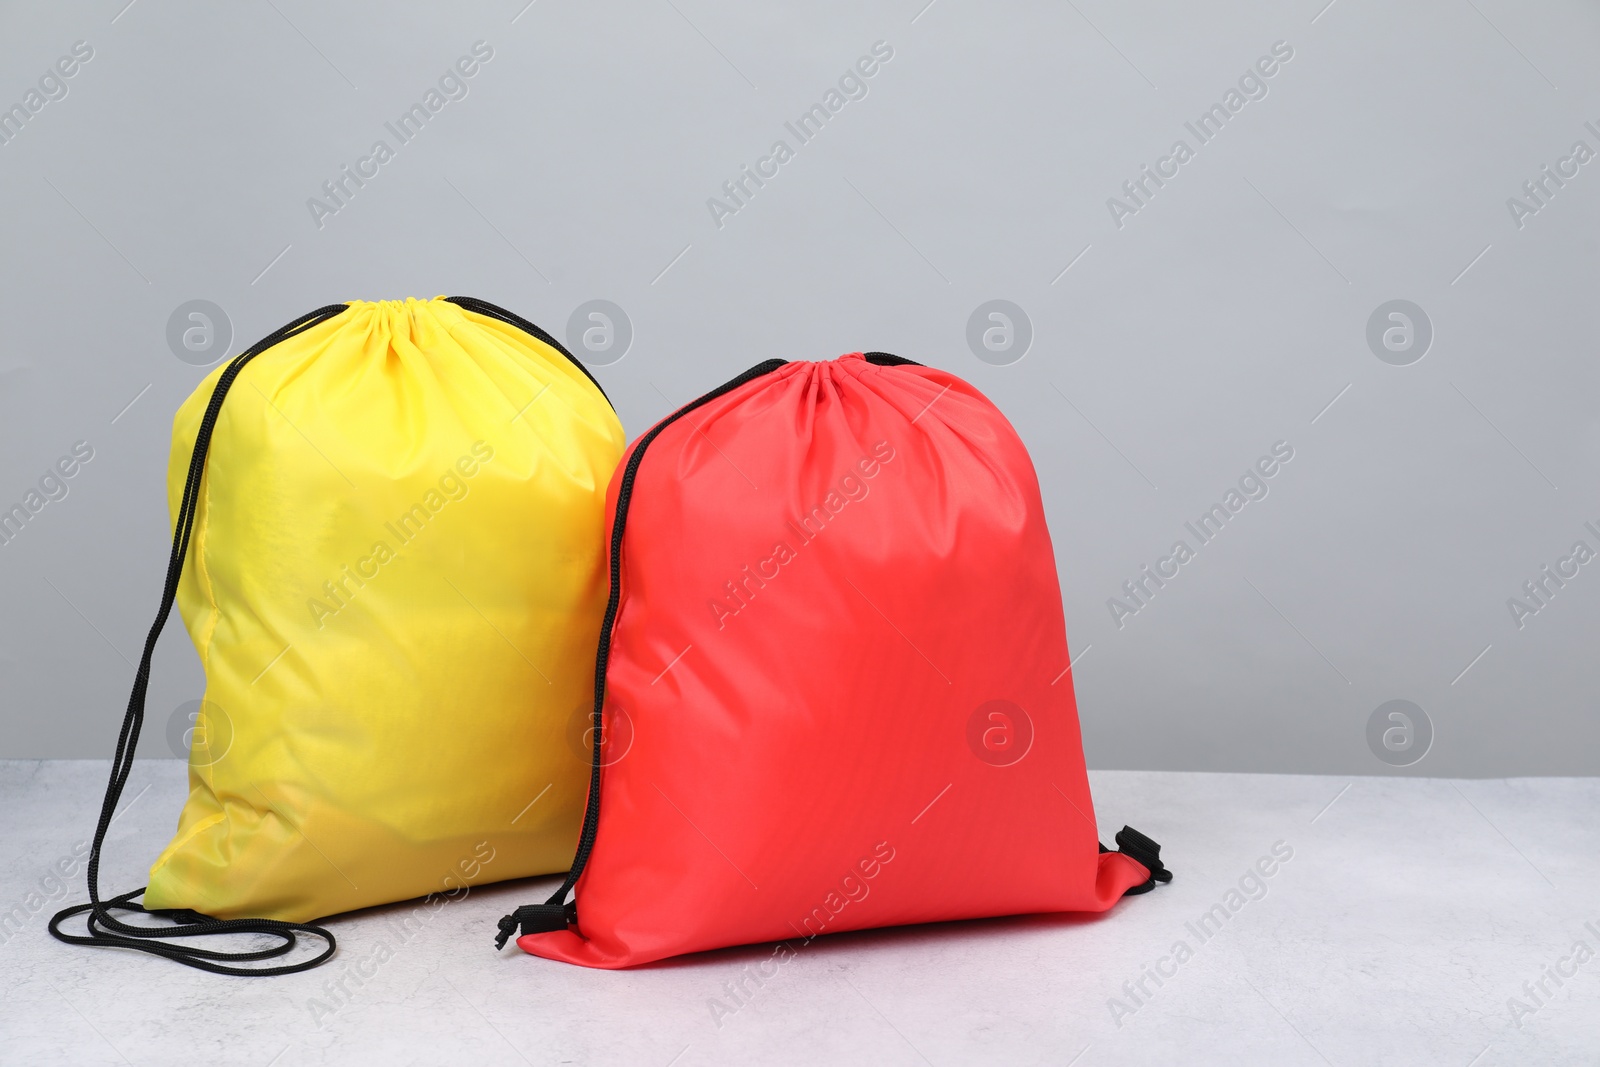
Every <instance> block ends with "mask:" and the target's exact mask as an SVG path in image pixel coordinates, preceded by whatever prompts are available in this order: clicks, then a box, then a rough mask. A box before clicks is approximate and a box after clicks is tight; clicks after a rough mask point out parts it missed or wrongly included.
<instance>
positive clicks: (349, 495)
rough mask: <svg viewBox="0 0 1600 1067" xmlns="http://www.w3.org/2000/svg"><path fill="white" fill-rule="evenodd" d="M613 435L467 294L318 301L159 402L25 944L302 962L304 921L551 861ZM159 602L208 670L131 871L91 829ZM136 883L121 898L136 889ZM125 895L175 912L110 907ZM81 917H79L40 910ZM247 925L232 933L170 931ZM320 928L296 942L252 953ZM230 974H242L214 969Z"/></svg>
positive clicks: (578, 382)
mask: <svg viewBox="0 0 1600 1067" xmlns="http://www.w3.org/2000/svg"><path fill="white" fill-rule="evenodd" d="M623 443H624V438H623V436H622V427H621V425H620V424H619V423H618V421H617V417H616V415H615V414H614V413H613V411H612V410H611V405H610V403H609V401H608V400H607V399H606V397H605V394H604V393H603V392H602V391H601V389H600V387H599V385H598V384H597V383H596V382H595V381H594V380H593V378H592V377H590V375H589V373H588V371H587V370H585V369H584V368H583V367H582V365H581V364H579V363H578V362H577V361H576V360H575V359H573V357H572V356H571V355H569V354H568V353H567V352H566V351H565V349H563V348H561V346H560V345H559V344H558V343H557V342H556V341H555V339H554V338H551V337H550V336H549V335H548V334H546V333H545V332H544V331H542V330H540V329H539V328H538V327H537V326H535V325H533V324H532V323H530V322H526V321H524V320H522V319H520V318H518V317H517V316H515V315H512V314H511V313H509V312H506V311H502V310H501V309H499V308H496V307H494V306H493V305H490V304H485V303H483V302H481V301H477V300H473V299H470V298H465V297H454V298H451V299H448V300H447V299H444V298H439V299H435V300H406V301H398V300H396V301H383V302H379V303H368V302H364V301H355V302H352V303H350V304H333V305H329V306H328V307H325V308H322V309H320V310H318V311H316V312H313V313H312V314H311V315H308V316H306V317H304V318H302V319H300V320H297V321H296V322H294V323H291V324H290V325H288V326H286V327H284V328H283V329H281V330H278V331H276V332H275V333H273V334H272V335H270V336H269V337H267V338H265V339H264V340H262V341H260V342H259V343H257V344H256V345H254V346H253V347H251V348H250V349H249V350H247V351H246V352H244V353H243V354H241V355H239V356H237V357H235V358H234V359H232V360H230V361H229V362H228V363H227V364H225V365H224V366H222V367H219V368H217V370H215V371H214V372H213V373H211V374H210V375H209V376H208V377H207V378H206V380H205V381H204V382H202V383H201V384H200V386H199V388H197V389H196V390H195V391H194V394H193V395H192V396H190V397H189V399H188V401H187V402H185V403H184V405H183V407H182V408H181V409H180V410H179V412H178V415H177V418H176V419H175V420H174V425H173V435H172V455H171V463H170V468H169V471H168V493H169V498H170V503H171V509H172V519H173V544H172V554H171V556H170V558H169V561H168V569H167V578H166V585H165V588H164V589H163V592H162V599H161V607H160V611H159V613H158V614H157V617H156V621H155V625H154V626H153V627H152V628H151V631H150V635H149V637H148V638H147V640H146V642H145V647H144V655H143V659H142V660H141V661H140V664H139V670H138V674H137V677H136V679H135V682H134V688H133V694H132V696H131V697H130V698H129V701H128V710H127V717H126V718H125V719H124V721H123V724H122V733H121V736H120V738H119V740H118V743H117V750H116V757H115V759H114V761H113V766H112V772H111V781H110V784H109V785H108V786H107V790H106V797H105V801H104V805H103V807H102V809H101V813H100V820H99V824H98V826H97V827H96V830H95V836H94V841H93V845H92V849H91V853H90V858H89V864H88V882H89V897H90V903H89V904H85V905H80V906H78V907H74V908H69V909H67V910H66V911H63V912H62V913H61V914H59V915H57V916H56V917H55V919H54V920H53V921H52V922H51V927H50V928H51V932H52V933H53V934H55V935H56V936H57V937H58V938H60V939H62V940H64V941H69V942H72V943H76V944H90V945H112V946H116V947H121V948H131V949H138V950H142V951H145V952H151V953H155V954H158V955H163V956H168V957H170V958H172V959H176V960H178V961H179V962H182V963H186V964H188V965H190V966H194V967H199V968H202V969H205V970H212V971H221V972H223V973H227V974H277V973H283V972H286V971H293V970H300V969H303V968H305V967H309V966H315V965H316V964H317V963H320V962H322V961H323V960H325V959H327V958H328V957H329V956H330V955H331V954H332V953H333V951H334V939H333V935H332V934H331V933H329V932H328V931H327V930H326V929H325V928H323V927H321V926H315V925H310V921H311V920H315V919H317V918H319V917H321V916H326V915H332V914H335V913H338V912H345V911H350V910H352V909H355V908H363V907H367V906H370V905H374V904H383V903H388V902H391V901H397V900H406V899H409V898H413V897H426V898H427V901H426V903H427V905H428V906H430V907H437V906H439V905H440V904H441V903H442V902H443V901H444V900H445V899H446V898H452V899H453V898H456V897H457V896H459V895H460V894H461V893H462V892H464V891H465V887H466V886H468V885H470V884H476V883H481V882H490V881H499V880H501V879H506V878H519V877H525V876H528V875H534V874H546V873H549V872H552V871H559V870H562V869H564V868H565V867H566V866H567V861H568V860H569V858H570V857H571V855H572V849H573V847H574V839H575V838H576V836H577V831H578V824H579V821H580V819H581V816H582V811H583V804H584V794H585V786H586V782H587V779H588V761H587V759H586V758H585V755H586V753H585V752H584V750H583V747H582V745H581V744H575V743H574V742H573V741H571V740H569V737H580V736H581V735H582V731H583V727H584V723H585V716H586V715H587V709H588V696H587V694H588V691H589V672H588V667H587V664H588V660H589V657H590V655H592V653H593V650H594V643H595V640H596V638H597V635H598V633H599V629H600V619H601V614H602V611H603V607H604V604H605V596H606V582H605V571H604V553H603V545H604V541H603V536H604V533H603V531H604V499H605V487H606V484H607V482H608V481H609V479H610V477H611V473H612V471H613V470H614V468H615V466H616V463H617V460H618V457H619V456H620V455H621V453H622V447H623ZM174 602H176V605H177V607H178V608H179V610H180V611H181V612H182V615H183V620H184V623H185V624H186V625H187V627H188V630H189V636H190V637H191V639H192V640H193V642H194V646H195V649H196V651H197V652H198V653H199V655H200V661H201V665H202V666H203V667H204V669H205V674H206V691H205V699H204V701H203V702H202V703H201V705H200V710H199V712H198V713H197V715H196V716H195V718H194V722H193V738H192V744H191V746H190V754H189V796H188V801H187V803H186V804H185V805H184V808H183V812H182V815H181V816H180V818H179V820H178V828H177V833H176V835H175V836H174V837H173V839H172V843H171V844H169V845H168V846H167V848H166V849H165V850H164V851H163V852H162V853H161V855H160V856H159V857H158V858H157V859H156V861H155V863H154V865H153V866H152V867H151V870H150V884H149V886H148V888H147V889H144V890H142V891H141V890H134V891H133V892H131V893H123V894H121V895H119V896H116V897H113V898H110V899H102V898H101V896H100V889H99V874H100V858H101V847H102V845H103V842H104V839H105V836H106V831H107V828H108V827H109V825H110V822H111V819H112V818H113V815H114V812H115V810H116V806H117V798H118V797H119V796H120V794H121V792H122V788H123V785H124V784H125V783H126V782H127V779H128V773H129V771H130V769H131V767H132V762H133V756H134V750H135V748H136V746H137V744H138V740H139V732H140V728H141V726H142V724H143V720H144V714H145V708H144V705H145V695H146V689H147V687H148V685H149V678H150V663H151V658H152V655H153V653H154V650H155V644H156V639H157V637H158V636H159V635H160V633H161V629H162V627H163V625H164V624H165V622H166V620H167V616H168V614H169V613H170V611H171V609H172V607H173V605H174ZM141 892H143V894H144V901H143V905H142V906H141V905H140V904H138V903H135V902H134V900H135V898H137V897H138V896H139V894H140V893H141ZM144 910H149V911H151V912H156V913H159V914H162V915H163V916H164V917H165V918H166V919H169V920H173V922H172V924H150V923H149V922H148V921H143V922H142V924H138V923H131V922H125V921H123V920H122V919H121V918H119V915H118V913H122V912H139V911H144ZM83 912H88V916H87V922H88V933H87V935H79V934H67V933H65V932H63V930H62V929H61V923H62V921H63V920H64V919H67V918H69V917H71V916H73V915H76V914H81V913H83ZM218 933H267V934H272V935H274V936H275V937H276V938H277V941H276V942H270V941H269V942H268V943H267V944H268V947H266V948H264V949H260V950H256V951H226V950H222V949H214V948H206V947H200V946H201V945H203V944H206V942H201V943H200V944H195V943H194V942H187V943H180V942H174V941H172V940H170V939H171V938H194V937H200V936H204V935H209V934H218ZM297 935H310V936H312V937H315V938H320V939H321V941H322V943H323V944H325V946H326V947H325V949H324V950H323V951H322V953H321V954H320V955H318V956H317V957H315V958H314V959H304V960H300V961H298V962H295V963H286V964H272V965H266V966H262V965H261V963H262V961H270V960H274V959H278V958H281V957H283V956H285V955H286V954H287V953H289V952H290V950H291V949H293V947H294V945H295V939H296V937H297ZM241 965H247V966H241Z"/></svg>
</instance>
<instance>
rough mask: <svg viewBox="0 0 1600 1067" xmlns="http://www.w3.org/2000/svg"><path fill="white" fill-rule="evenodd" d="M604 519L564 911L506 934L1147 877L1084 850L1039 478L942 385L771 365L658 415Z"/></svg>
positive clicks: (764, 916)
mask: <svg viewBox="0 0 1600 1067" xmlns="http://www.w3.org/2000/svg"><path fill="white" fill-rule="evenodd" d="M634 447H635V448H636V447H638V446H637V444H635V446H634ZM625 466H626V462H624V466H623V467H619V474H618V477H617V478H616V479H613V482H612V484H611V487H610V498H609V505H608V507H609V509H610V510H611V512H612V515H611V519H610V520H609V521H613V522H614V518H615V515H614V512H615V505H616V502H617V496H618V490H619V481H620V477H621V471H622V470H623V469H624V468H625ZM625 531H626V533H625V539H624V541H623V544H622V553H621V555H622V588H621V607H620V613H619V615H618V618H617V621H616V627H615V634H614V637H613V640H612V643H611V658H610V663H609V666H608V669H607V673H606V687H607V700H606V707H605V716H606V718H605V733H606V735H607V740H606V752H605V756H604V764H605V766H604V770H603V772H602V788H601V794H600V809H599V810H600V815H599V823H598V834H597V837H596V840H595V845H594V850H593V855H592V856H591V858H590V860H589V862H588V865H587V868H586V869H585V870H584V872H583V874H582V876H581V878H580V879H579V881H578V882H577V885H576V889H575V900H576V902H577V920H578V923H577V925H578V929H577V931H576V932H574V931H571V930H568V931H561V932H556V933H539V934H529V935H526V936H523V937H521V938H520V939H519V940H518V944H519V945H520V946H521V947H522V948H523V949H524V950H526V951H527V952H530V953H533V954H535V955H538V956H544V957H548V958H550V959H556V960H564V961H568V962H572V963H579V964H584V965H587V966H592V967H607V968H615V967H626V966H630V965H635V964H640V963H646V962H649V961H652V960H658V959H661V958H663V957H666V956H672V955H675V954H678V953H684V952H692V951H696V950H701V949H711V948H717V947H720V946H727V945H735V944H741V943H749V942H759V941H770V940H788V941H790V942H791V944H804V943H805V942H807V941H809V940H810V939H811V938H812V937H815V936H817V935H819V934H825V933H837V932H840V931H845V930H856V929H861V928H864V927H875V926H888V925H894V924H902V923H920V922H929V921H935V920H946V919H964V918H972V917H977V916H994V915H1010V914H1020V913H1034V912H1058V911H1081V912H1099V911H1104V910H1105V909H1107V908H1109V907H1110V906H1111V905H1112V904H1113V903H1115V902H1116V901H1117V900H1118V899H1120V898H1121V896H1122V894H1123V892H1124V891H1125V890H1127V889H1128V888H1129V887H1131V886H1134V885H1137V884H1139V883H1141V882H1143V881H1145V880H1146V879H1147V878H1148V876H1149V875H1148V872H1147V871H1146V869H1145V868H1144V867H1143V866H1141V865H1139V864H1138V863H1136V862H1135V861H1133V860H1131V859H1129V858H1128V857H1126V856H1122V855H1118V854H1115V853H1108V854H1105V855H1101V854H1099V852H1098V836H1097V833H1096V829H1095V825H1094V822H1093V811H1094V809H1093V806H1092V803H1091V800H1090V796H1089V787H1088V782H1087V779H1086V777H1085V773H1084V762H1083V751H1082V744H1081V740H1080V735H1079V729H1078V718H1077V708H1076V704H1075V702H1074V699H1073V691H1072V676H1071V675H1070V674H1069V673H1067V666H1068V662H1069V658H1068V653H1067V642H1066V634H1065V627H1064V624H1063V619H1062V611H1061V597H1060V592H1059V587H1058V585H1057V579H1056V570H1055V561H1054V556H1053V552H1052V549H1051V545H1050V535H1049V532H1048V531H1047V530H1046V528H1045V518H1044V510H1043V506H1042V503H1041V500H1040V496H1039V488H1038V482H1037V479H1036V476H1035V474H1034V470H1033V466H1032V463H1031V462H1030V460H1029V458H1028V455H1027V452H1026V450H1025V449H1024V447H1023V445H1022V442H1021V441H1020V440H1019V439H1018V437H1017V434H1016V432H1015V431H1014V430H1013V429H1012V427H1011V426H1010V424H1009V423H1008V422H1007V421H1006V419H1005V418H1004V416H1002V415H1001V414H1000V412H999V411H998V410H997V409H996V408H995V407H994V405H992V404H991V403H990V402H989V401H988V400H987V399H985V398H984V397H983V396H982V395H981V394H979V393H978V391H977V390H976V389H974V388H973V387H972V386H970V385H968V384H967V383H966V382H963V381H961V380H960V379H958V378H956V377H954V376H952V375H950V374H946V373H944V372H942V371H938V370H934V369H931V368H925V367H918V366H877V365H874V364H872V363H869V362H867V361H866V360H865V359H863V358H862V356H861V355H860V354H853V355H849V356H845V357H843V358H841V359H838V360H835V361H833V362H820V363H790V364H787V365H785V366H782V367H780V368H778V369H777V370H774V371H772V372H770V373H768V374H766V375H764V376H762V377H760V378H757V379H755V380H753V381H751V382H749V383H747V384H745V385H743V386H741V387H739V388H737V389H735V390H733V391H732V392H730V393H728V394H726V395H724V396H722V397H721V398H719V399H717V400H714V401H711V402H710V403H708V404H706V405H704V406H703V407H701V408H699V409H697V410H695V411H692V412H690V413H689V414H687V415H686V416H684V417H683V418H681V419H679V420H678V421H676V422H675V423H673V424H671V425H670V426H668V427H667V428H666V429H665V430H664V431H663V432H662V433H661V435H660V436H659V437H658V438H657V439H656V440H655V441H654V442H653V443H652V444H651V445H650V446H649V448H648V450H647V451H646V454H645V457H644V459H643V461H642V464H641V466H640V468H639V471H638V475H637V481H636V483H635V485H634V488H633V494H632V501H631V505H630V508H629V512H628V515H627V521H626V526H625Z"/></svg>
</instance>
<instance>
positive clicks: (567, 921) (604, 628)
mask: <svg viewBox="0 0 1600 1067" xmlns="http://www.w3.org/2000/svg"><path fill="white" fill-rule="evenodd" d="M784 362H785V361H784V360H781V359H769V360H767V361H766V362H764V363H757V364H756V365H755V366H754V367H751V368H750V369H749V370H747V371H745V372H744V373H743V374H741V375H739V376H738V377H737V378H735V379H733V380H732V381H730V382H725V383H723V384H722V385H719V386H718V387H717V388H715V389H713V390H711V392H709V393H707V394H705V395H704V396H702V397H698V398H696V399H694V400H691V401H689V402H688V403H687V404H685V405H684V406H683V407H681V408H679V409H678V410H677V411H674V412H673V413H672V414H671V415H668V416H667V417H666V418H664V419H662V420H661V421H660V422H658V423H656V425H655V427H654V428H653V429H651V430H650V431H649V432H648V433H646V434H645V435H644V436H643V437H641V438H640V439H639V442H638V444H636V445H634V446H633V453H632V455H630V456H629V457H628V464H627V466H626V467H624V468H623V471H622V482H621V484H620V485H618V487H617V510H616V515H615V518H613V520H612V523H611V586H610V592H609V593H608V594H607V596H606V613H605V616H604V617H603V618H602V619H601V620H600V643H599V646H598V648H597V649H596V651H595V657H594V711H593V713H592V716H593V717H592V718H591V720H590V721H591V723H592V725H593V727H594V747H593V748H592V749H591V750H590V759H589V800H588V803H587V805H586V806H585V807H584V810H583V829H582V830H581V831H580V832H579V834H578V851H577V854H576V855H574V856H573V858H572V869H571V870H569V871H568V872H567V877H566V880H564V881H563V882H562V883H561V888H559V889H557V890H556V891H555V892H554V893H552V894H550V899H548V900H546V901H545V902H544V903H543V904H524V905H523V906H522V907H520V908H517V909H516V910H515V911H513V912H512V913H511V914H510V915H506V916H502V917H501V919H500V923H499V933H497V934H496V935H495V939H494V947H495V948H496V949H497V950H498V949H503V948H505V947H506V942H507V941H509V940H510V939H511V935H512V934H513V933H516V932H517V931H518V930H519V929H520V930H521V931H522V933H524V934H543V933H551V932H553V931H556V930H566V929H569V928H571V927H575V926H577V925H578V903H577V901H576V900H568V899H567V893H568V892H570V891H571V890H572V888H573V887H574V886H576V885H577V884H578V877H579V876H580V875H582V874H583V868H584V867H585V866H586V865H587V864H588V862H589V853H590V852H591V851H593V849H594V839H595V834H596V833H598V832H599V828H600V765H601V746H602V743H603V742H604V740H605V739H604V738H603V737H602V736H601V732H600V731H601V727H602V725H603V722H604V720H603V711H604V708H605V702H606V664H607V663H609V662H610V658H611V632H612V628H613V627H614V626H615V625H616V622H617V610H618V608H619V607H620V606H621V603H622V535H623V533H624V532H626V530H627V528H628V504H629V502H630V501H631V500H632V499H633V484H634V480H635V479H636V478H638V476H639V464H641V463H643V462H644V454H645V451H646V450H647V449H648V448H649V447H650V443H651V442H652V441H654V440H655V439H656V438H657V437H659V436H661V431H662V430H665V429H666V428H667V427H668V426H671V425H672V424H673V423H675V422H677V421H678V420H679V419H681V418H683V417H684V416H685V415H687V414H689V412H691V411H693V410H695V409H696V408H698V407H700V406H702V405H704V404H709V403H710V402H711V401H713V400H715V399H717V397H719V396H722V395H724V394H726V393H731V392H732V391H733V390H735V389H737V388H739V387H740V386H741V385H744V384H745V383H746V382H751V381H754V380H755V379H757V378H759V377H761V376H762V375H764V374H770V373H772V372H773V371H775V370H777V369H778V368H779V367H781V366H783V365H784Z"/></svg>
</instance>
